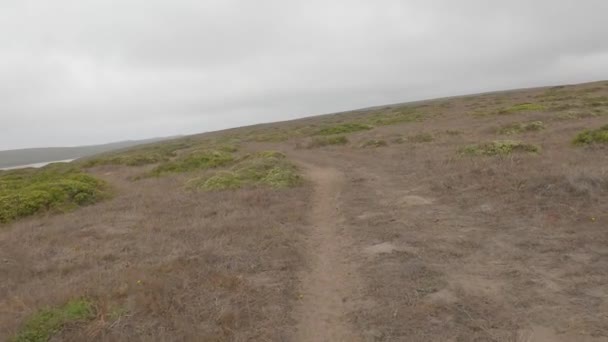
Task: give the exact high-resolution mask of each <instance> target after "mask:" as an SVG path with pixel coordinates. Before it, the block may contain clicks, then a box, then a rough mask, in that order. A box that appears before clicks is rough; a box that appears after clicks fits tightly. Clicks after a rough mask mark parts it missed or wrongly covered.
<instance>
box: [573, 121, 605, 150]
mask: <svg viewBox="0 0 608 342" xmlns="http://www.w3.org/2000/svg"><path fill="white" fill-rule="evenodd" d="M573 143H574V144H575V145H591V144H608V125H604V126H602V127H600V128H598V129H595V130H586V131H583V132H581V133H579V134H578V135H577V136H576V138H574V141H573Z"/></svg>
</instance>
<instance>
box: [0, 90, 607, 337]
mask: <svg viewBox="0 0 608 342" xmlns="http://www.w3.org/2000/svg"><path fill="white" fill-rule="evenodd" d="M605 84H606V83H595V84H585V85H577V86H563V87H559V88H553V89H532V90H525V91H512V92H506V93H499V94H485V95H479V96H471V97H467V98H452V99H443V100H439V101H429V102H424V103H417V104H410V105H394V106H390V107H382V108H372V109H367V110H360V111H354V112H349V113H340V114H336V115H327V116H320V117H313V118H307V119H302V120H298V121H294V122H286V123H280V124H277V125H260V126H256V127H246V128H238V129H233V130H228V131H224V132H216V133H212V134H205V135H199V136H194V137H191V139H193V140H192V142H194V145H192V146H189V147H185V148H183V149H178V150H175V151H174V154H172V155H170V156H169V160H164V161H161V162H160V165H162V164H163V163H171V162H179V161H183V160H187V158H188V156H190V155H193V154H196V153H197V152H196V151H201V150H209V149H211V150H218V146H220V145H222V144H232V143H234V142H238V144H239V151H238V152H230V151H223V152H224V153H227V154H230V155H231V156H232V160H231V161H230V162H227V163H226V164H222V165H220V166H217V167H216V168H210V169H208V168H206V167H202V168H201V167H195V168H193V169H188V170H187V171H188V172H185V173H181V172H166V173H164V174H163V175H164V177H152V178H144V179H141V180H139V181H137V182H133V181H130V179H131V178H132V177H134V176H137V175H141V174H144V173H147V172H150V171H151V170H153V169H154V168H155V167H157V166H159V164H150V165H147V166H146V165H144V166H132V167H127V166H125V165H105V166H100V165H98V166H96V167H93V168H91V169H90V170H89V172H90V173H92V174H93V175H94V176H96V177H98V178H101V179H103V180H104V181H105V182H107V183H108V184H110V185H111V186H112V187H113V188H115V189H116V194H115V195H114V197H113V198H111V199H108V200H106V201H102V202H99V203H96V204H94V205H92V206H87V207H84V208H80V209H78V210H76V211H72V212H68V213H60V214H50V213H49V214H47V215H39V216H34V217H29V218H25V219H21V220H19V221H16V222H14V223H11V224H7V225H4V226H2V228H1V229H0V279H2V281H1V282H0V308H1V309H0V340H7V339H8V338H9V337H11V336H19V334H20V333H21V334H24V331H27V328H28V319H31V318H32V317H36V313H40V312H41V310H44V309H45V308H47V309H48V310H51V311H52V310H57V308H63V307H64V305H65V304H66V303H70V302H71V301H73V300H77V299H79V298H86V299H87V300H88V301H90V303H91V306H92V307H93V309H94V310H93V312H94V313H95V317H94V318H91V319H90V320H89V319H88V318H87V319H84V320H79V322H78V323H75V324H71V323H70V322H63V321H62V322H61V323H62V324H60V325H58V326H60V328H57V331H56V333H54V336H55V339H56V340H86V341H150V340H161V341H218V342H219V341H290V340H294V336H295V335H294V332H295V327H296V325H297V323H298V321H297V319H298V316H297V315H296V314H295V313H294V312H296V311H297V310H296V308H297V307H298V303H299V298H300V294H301V290H302V289H301V288H300V286H301V283H300V281H299V279H300V277H299V275H301V274H302V273H306V272H307V271H308V270H309V268H310V267H311V263H310V260H309V259H308V254H307V251H306V250H304V249H303V248H304V246H306V244H305V242H304V241H309V240H308V238H309V234H311V232H312V231H313V230H312V229H311V227H310V225H311V222H310V216H311V210H310V209H311V203H310V201H311V198H313V197H312V193H313V189H312V187H311V186H310V185H311V184H310V180H308V181H304V182H303V183H302V184H301V186H299V187H296V188H273V187H263V186H255V187H245V188H238V189H234V190H230V191H210V192H197V191H190V190H188V189H187V188H185V187H184V184H186V183H187V182H188V181H189V180H191V179H192V178H196V177H207V176H209V175H211V174H215V172H216V171H219V170H224V171H230V172H238V170H237V169H236V168H235V167H236V165H238V164H239V162H240V161H241V159H240V158H241V157H242V156H244V155H247V154H253V153H256V152H259V151H265V150H276V151H282V152H284V154H285V155H286V156H287V158H288V160H290V161H292V162H294V163H296V164H300V163H303V164H304V165H306V164H308V165H320V166H322V167H324V168H331V169H336V170H338V171H340V174H343V175H344V178H345V179H344V180H343V184H342V183H340V184H333V186H334V187H336V189H335V190H336V192H337V194H338V195H337V196H336V198H335V201H336V206H335V207H334V206H332V207H331V210H328V212H329V213H330V214H331V215H335V216H336V217H334V219H335V222H338V223H339V227H335V228H336V229H337V232H339V234H342V235H343V237H344V241H346V240H348V241H353V245H352V246H351V245H345V246H346V247H348V249H347V250H345V251H342V252H343V254H344V255H345V260H341V262H345V263H348V264H349V266H350V268H349V269H351V270H355V272H356V273H357V278H359V279H360V280H361V283H360V284H355V285H353V284H344V286H354V290H353V291H352V293H353V295H352V296H349V297H348V298H343V299H342V300H343V303H344V307H347V308H349V310H350V311H349V312H348V313H347V321H348V322H349V323H350V324H351V325H350V326H351V328H352V330H353V331H354V332H355V333H356V335H358V336H360V337H361V338H362V339H364V340H365V339H367V340H372V341H448V340H455V341H518V340H521V336H528V335H530V334H532V333H534V332H535V331H544V330H543V329H546V330H547V331H550V332H554V333H555V334H556V335H555V336H558V337H559V338H560V339H562V341H579V340H585V339H586V340H588V341H593V342H596V341H605V340H606V339H607V338H608V323H607V322H608V320H606V313H607V312H608V310H607V308H608V307H607V302H606V298H608V292H607V289H606V286H605V284H606V283H608V274H607V273H606V270H607V269H608V259H607V258H606V257H605V256H606V255H607V253H608V250H607V248H606V246H608V237H607V235H606V230H605V227H606V222H608V216H607V215H608V214H607V213H608V169H607V167H606V165H608V160H607V159H606V158H607V155H606V153H605V152H606V150H605V148H604V147H603V145H601V144H594V146H593V147H588V148H579V147H576V146H573V144H572V139H573V138H574V137H575V136H576V135H577V134H579V133H581V132H582V131H585V130H587V131H590V132H591V131H593V130H597V129H598V127H603V126H604V125H605V117H603V116H601V115H584V116H577V117H576V119H572V120H570V119H568V120H558V117H559V115H562V114H565V113H568V112H569V111H571V110H576V111H579V112H581V113H592V111H600V112H603V111H608V106H607V105H606V104H605V102H604V101H603V100H602V98H603V97H605V96H608V87H606V86H605ZM585 99H592V100H585ZM527 103H532V104H540V105H542V107H543V109H542V110H541V109H540V107H531V106H528V105H522V104H527ZM557 105H559V106H562V107H564V108H570V109H564V110H561V109H560V110H554V109H552V108H554V107H555V106H557ZM572 108H574V109H572ZM501 109H503V110H504V109H510V112H511V113H513V114H514V115H482V116H470V115H468V113H471V112H474V111H479V112H482V113H493V114H497V113H498V112H499V111H500V110H501ZM421 113H424V115H422V114H421ZM515 113H516V114H515ZM423 118H424V120H422V119H423ZM515 119H516V120H517V122H520V123H527V122H536V121H542V122H544V123H547V124H546V127H545V128H544V129H542V130H538V131H535V132H534V133H533V134H525V135H523V136H522V140H525V144H528V145H525V146H523V147H522V145H518V144H515V145H514V144H510V145H509V146H510V147H509V148H512V150H510V152H514V151H513V149H515V150H518V149H524V150H526V151H527V150H528V147H526V146H538V147H542V153H498V154H500V155H501V157H488V158H483V157H475V158H462V157H459V156H458V154H457V153H456V151H459V150H461V149H464V148H466V147H467V146H473V145H474V146H476V147H477V148H479V147H483V148H486V147H488V146H490V145H491V146H490V147H491V148H490V151H493V150H492V148H494V150H496V148H497V146H496V145H494V144H490V145H485V144H484V142H494V141H500V140H498V139H500V138H501V137H500V136H499V134H498V132H497V129H496V128H497V127H507V125H510V124H513V120H515ZM374 122H375V123H374ZM352 123H370V124H373V125H375V126H376V127H375V128H374V129H373V130H370V129H361V130H356V131H349V132H348V134H349V135H348V138H349V139H352V141H356V142H358V143H357V144H349V143H348V139H347V138H346V137H344V136H342V135H337V136H334V135H328V136H314V137H312V136H313V135H314V134H316V133H319V132H320V131H321V130H323V129H326V128H327V127H334V128H335V127H352V126H348V124H352ZM344 125H346V126H344ZM518 127H519V126H518ZM525 130H526V129H524V131H525ZM423 134H428V135H429V136H430V137H431V139H428V138H427V137H426V136H422V135H423ZM336 137H337V138H336ZM394 137H402V139H404V141H403V142H404V143H408V144H407V145H396V144H390V145H388V146H384V147H383V148H360V144H359V143H360V142H366V141H391V142H392V141H393V140H392V139H393V138H394ZM332 139H337V140H335V141H336V143H335V144H334V143H333V142H334V140H332ZM311 141H312V142H313V143H311ZM320 142H322V143H320ZM309 143H310V144H311V145H310V147H311V148H312V147H314V148H315V149H310V150H309V149H297V148H294V146H296V145H300V146H307V144H309ZM329 145H333V146H332V147H329ZM371 145H372V146H375V145H376V144H371ZM500 146H502V147H504V146H503V145H500ZM500 146H499V147H500ZM518 146H519V147H518ZM502 147H501V148H502ZM501 148H498V151H502V149H501ZM482 154H483V153H482ZM110 164H112V163H110ZM205 165H207V164H205ZM261 169H263V170H266V169H265V168H264V167H262V168H261ZM304 169H305V168H303V169H302V170H304ZM256 170H257V169H256ZM256 174H257V173H256ZM338 187H339V188H338ZM316 195H319V193H318V192H317V193H316ZM332 201H333V197H332ZM341 241H342V240H341ZM351 290H352V288H351ZM54 308H55V309H54ZM59 316H61V315H59ZM404 322H407V324H404ZM53 331H55V329H53ZM551 338H552V335H550V336H549V340H551ZM553 339H554V340H556V339H557V337H556V338H553Z"/></svg>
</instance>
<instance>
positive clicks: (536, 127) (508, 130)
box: [498, 121, 545, 135]
mask: <svg viewBox="0 0 608 342" xmlns="http://www.w3.org/2000/svg"><path fill="white" fill-rule="evenodd" d="M543 129H545V124H544V123H543V122H542V121H530V122H516V123H512V124H508V125H505V126H502V127H501V128H499V129H498V133H499V134H506V135H510V134H518V133H524V132H536V131H540V130H543Z"/></svg>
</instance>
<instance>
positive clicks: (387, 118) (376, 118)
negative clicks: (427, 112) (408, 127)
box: [369, 108, 424, 126]
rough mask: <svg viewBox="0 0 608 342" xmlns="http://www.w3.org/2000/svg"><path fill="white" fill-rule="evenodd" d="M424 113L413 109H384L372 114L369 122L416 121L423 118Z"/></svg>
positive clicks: (393, 122)
mask: <svg viewBox="0 0 608 342" xmlns="http://www.w3.org/2000/svg"><path fill="white" fill-rule="evenodd" d="M423 117H424V116H423V114H422V113H419V112H416V111H415V110H413V109H409V108H406V109H401V110H396V111H395V110H391V111H382V112H380V113H376V114H374V115H372V117H371V118H370V119H369V123H370V124H372V125H376V126H387V125H396V124H400V123H407V122H415V121H420V120H422V119H423Z"/></svg>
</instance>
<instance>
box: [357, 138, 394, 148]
mask: <svg viewBox="0 0 608 342" xmlns="http://www.w3.org/2000/svg"><path fill="white" fill-rule="evenodd" d="M385 146H388V143H387V142H386V140H377V139H372V140H367V141H366V142H364V143H363V144H361V147H362V148H377V147H385Z"/></svg>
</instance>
